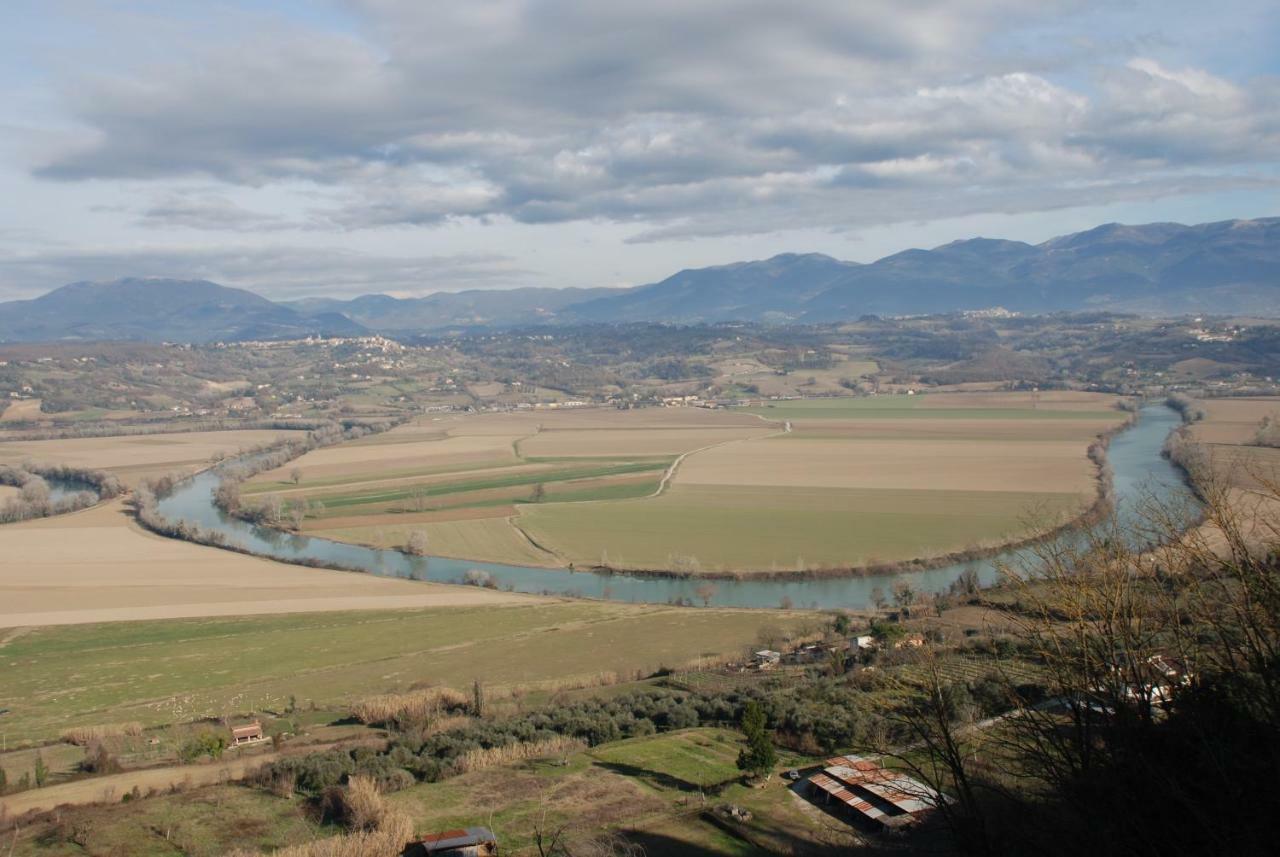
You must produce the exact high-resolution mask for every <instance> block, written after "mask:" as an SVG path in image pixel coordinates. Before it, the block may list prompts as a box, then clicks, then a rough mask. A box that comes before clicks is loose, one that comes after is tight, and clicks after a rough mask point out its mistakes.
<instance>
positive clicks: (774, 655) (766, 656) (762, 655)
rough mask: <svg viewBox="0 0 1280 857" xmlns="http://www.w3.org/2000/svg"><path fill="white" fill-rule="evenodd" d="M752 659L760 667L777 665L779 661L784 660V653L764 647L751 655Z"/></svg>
mask: <svg viewBox="0 0 1280 857" xmlns="http://www.w3.org/2000/svg"><path fill="white" fill-rule="evenodd" d="M751 660H752V661H753V662H754V663H755V665H756V666H758V667H772V666H776V665H777V663H778V661H780V660H782V653H781V652H775V651H773V650H772V649H763V650H761V651H759V652H756V653H755V654H754V655H752V656H751Z"/></svg>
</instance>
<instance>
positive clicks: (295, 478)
mask: <svg viewBox="0 0 1280 857" xmlns="http://www.w3.org/2000/svg"><path fill="white" fill-rule="evenodd" d="M289 481H290V482H292V483H293V484H294V485H297V484H298V483H299V482H301V481H302V468H301V467H295V468H293V469H292V470H290V471H289Z"/></svg>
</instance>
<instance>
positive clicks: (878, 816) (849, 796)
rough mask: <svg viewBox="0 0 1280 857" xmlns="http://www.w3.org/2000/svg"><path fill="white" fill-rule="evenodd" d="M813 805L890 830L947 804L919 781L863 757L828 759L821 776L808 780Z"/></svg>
mask: <svg viewBox="0 0 1280 857" xmlns="http://www.w3.org/2000/svg"><path fill="white" fill-rule="evenodd" d="M809 783H810V789H809V794H810V797H811V798H812V799H813V800H814V802H815V803H822V804H824V805H826V806H835V807H837V808H840V809H843V810H845V811H847V812H848V813H849V814H850V815H852V817H853V818H854V819H855V820H858V819H861V820H866V821H869V822H871V823H872V824H874V825H875V826H877V827H881V828H894V827H902V826H904V825H908V824H911V823H913V822H915V821H916V820H917V819H918V818H919V817H920V816H921V815H923V814H925V813H928V812H930V811H931V810H933V809H934V808H935V807H936V806H937V805H938V804H939V803H940V802H941V801H944V800H948V798H947V797H946V796H945V795H942V794H940V793H939V792H937V791H935V790H934V789H932V788H930V787H929V786H927V785H925V784H924V783H922V782H920V781H919V780H915V779H912V778H911V777H908V776H907V775H905V774H900V773H898V772H897V771H891V770H889V769H887V768H884V767H882V766H881V765H880V764H879V763H878V762H873V761H871V760H870V759H867V758H866V757H864V756H836V757H835V758H833V759H828V760H827V764H826V767H824V768H823V770H822V772H821V773H818V774H814V775H813V776H812V777H811V778H810V779H809Z"/></svg>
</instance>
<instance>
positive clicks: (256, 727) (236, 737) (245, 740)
mask: <svg viewBox="0 0 1280 857" xmlns="http://www.w3.org/2000/svg"><path fill="white" fill-rule="evenodd" d="M263 737H264V736H263V734H262V724H261V723H259V722H258V721H256V720H255V721H253V722H252V723H250V724H248V725H246V726H233V727H232V729H231V745H232V746H233V747H238V746H240V745H241V744H253V743H254V742H257V741H261V740H262V739H263Z"/></svg>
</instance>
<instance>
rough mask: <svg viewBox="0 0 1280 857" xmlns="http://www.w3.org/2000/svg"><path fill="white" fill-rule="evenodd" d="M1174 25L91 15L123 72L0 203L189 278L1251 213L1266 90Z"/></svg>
mask: <svg viewBox="0 0 1280 857" xmlns="http://www.w3.org/2000/svg"><path fill="white" fill-rule="evenodd" d="M1175 5H1176V6H1177V7H1178V8H1177V9H1175V10H1171V11H1170V12H1169V13H1168V14H1167V16H1166V17H1167V18H1168V19H1169V20H1168V23H1169V24H1170V26H1168V27H1165V28H1164V29H1162V25H1163V24H1165V23H1166V22H1165V21H1162V20H1159V19H1158V16H1157V15H1156V14H1155V10H1156V9H1157V8H1161V9H1163V8H1166V7H1167V4H1151V3H1148V2H1146V0H1138V3H1137V6H1135V7H1133V8H1130V7H1128V6H1126V8H1125V9H1124V10H1117V9H1115V8H1113V6H1112V5H1111V4H1100V3H1089V2H1085V0H1054V2H1046V3H1034V4H1028V3H1025V2H1021V0H1018V2H1015V1H1014V0H968V2H953V0H925V2H919V3H910V4H903V3H900V2H896V0H862V2H857V3H850V2H848V0H809V2H805V3H802V4H780V3H777V2H774V0H706V1H705V2H700V3H697V4H690V3H688V2H687V0H647V2H644V3H631V2H622V3H599V2H593V0H538V2H533V0H476V2H468V3H454V4H425V3H421V2H419V0H349V2H348V3H347V4H346V9H347V10H348V14H349V15H350V16H352V17H348V18H343V19H342V20H341V21H340V22H339V23H337V24H335V23H332V22H325V23H323V24H321V23H320V22H318V21H317V20H314V19H313V18H312V17H309V16H294V17H287V16H286V15H285V14H283V13H278V14H267V13H262V14H253V15H249V13H241V12H235V13H232V12H230V11H228V9H230V8H231V7H223V6H221V5H219V6H216V7H211V6H209V5H207V4H193V5H190V6H187V5H184V4H182V3H175V4H174V7H175V8H177V7H181V8H183V9H185V10H187V13H188V14H190V15H192V16H193V17H194V19H195V20H196V21H202V20H203V19H205V18H213V17H216V16H219V15H221V16H225V20H222V21H221V25H220V26H217V27H209V28H202V27H199V26H189V27H183V26H178V25H175V24H172V23H168V24H165V23H164V22H163V21H161V22H160V23H156V24H155V25H154V26H155V27H156V32H158V33H163V40H162V41H163V43H164V45H166V46H167V48H162V47H161V46H159V45H158V44H156V43H155V42H156V40H148V39H147V32H148V27H150V26H152V25H150V24H148V21H149V20H154V18H153V19H148V18H146V17H145V16H142V15H141V14H136V15H131V16H130V17H129V18H128V19H121V22H120V28H119V31H118V32H114V33H113V32H110V26H111V22H112V20H113V16H112V15H110V14H109V13H103V12H101V10H98V11H96V12H95V13H94V14H95V15H96V16H97V17H96V18H95V27H97V28H105V29H106V32H104V33H103V35H104V36H105V37H108V38H110V37H112V36H114V37H117V38H119V39H120V40H121V41H122V42H126V43H127V42H128V40H130V39H133V40H136V41H146V42H147V45H146V49H145V50H139V51H138V52H137V53H138V56H139V59H137V60H133V59H131V52H129V51H127V50H123V49H121V50H117V51H115V52H114V53H112V54H111V55H109V56H108V55H105V54H104V55H102V56H98V55H95V56H94V59H93V61H92V62H87V63H85V64H83V65H82V66H80V67H78V68H77V67H76V66H75V63H74V60H73V61H72V62H71V67H72V70H71V71H70V72H69V73H65V74H64V75H63V76H61V77H60V78H58V79H59V80H61V82H62V83H61V88H60V89H58V90H56V92H55V91H52V90H51V91H50V93H49V94H48V104H46V105H45V108H46V111H47V112H51V113H53V114H55V115H57V116H58V119H57V121H55V122H45V123H43V124H42V123H40V122H36V123H34V124H32V123H30V122H27V121H26V120H23V121H24V122H25V123H26V124H24V125H23V126H22V129H21V134H20V135H18V134H15V135H14V136H15V138H17V137H19V136H20V137H21V139H22V141H23V142H22V143H21V145H18V144H15V145H12V146H6V147H2V148H0V187H3V186H4V177H3V174H2V171H3V165H4V159H5V158H8V159H10V161H11V162H12V163H13V164H20V165H21V168H22V169H24V170H27V171H30V172H33V173H34V174H35V175H36V176H38V177H39V179H40V180H41V181H43V182H44V183H45V185H46V186H48V185H50V184H51V183H52V182H57V183H59V185H60V186H61V187H66V186H68V185H80V186H84V187H86V188H94V189H95V191H94V198H95V199H97V198H98V197H100V196H101V195H102V193H103V190H102V189H103V188H104V187H116V188H119V190H120V192H119V193H118V194H116V196H117V197H118V199H113V200H112V201H111V203H110V204H109V205H107V206H102V205H96V206H87V208H89V209H90V210H91V211H92V212H93V213H94V214H97V215H100V216H101V217H106V216H107V215H111V214H112V213H113V212H114V214H113V215H112V216H114V217H116V218H118V219H119V222H120V223H121V224H125V225H122V226H120V227H119V229H120V231H121V232H124V233H126V234H127V233H128V230H129V229H134V228H137V227H139V226H141V227H144V228H145V229H146V230H147V232H146V233H145V234H144V237H143V238H142V239H141V245H142V246H150V244H151V243H154V242H159V241H161V238H160V237H159V236H160V235H161V234H162V233H164V234H167V235H168V237H166V238H165V239H164V240H168V241H171V242H172V246H173V247H175V248H185V249H184V252H185V251H186V250H189V249H190V248H189V247H188V245H187V244H186V243H185V242H184V239H183V237H182V235H183V233H187V232H190V231H192V230H196V231H200V232H205V233H210V234H217V233H226V234H257V235H263V234H266V233H271V234H273V235H274V234H278V235H279V238H278V240H279V242H280V243H281V244H282V245H285V246H291V247H295V248H296V247H301V246H304V245H308V244H314V245H316V246H323V247H324V249H325V250H326V252H328V251H330V250H331V249H332V248H331V247H330V246H328V245H327V243H326V242H331V241H336V242H339V244H341V243H342V242H346V241H354V240H356V239H354V238H352V236H355V235H358V234H363V233H368V232H385V231H391V232H395V233H397V234H399V233H401V232H402V231H403V230H388V227H412V228H416V227H432V228H436V229H439V228H448V227H449V226H457V225H459V224H463V225H466V226H467V227H468V228H470V227H471V226H475V225H477V224H510V223H515V224H566V225H567V224H625V225H627V226H628V227H629V228H630V229H631V235H630V237H631V239H632V240H639V241H663V240H669V239H673V238H684V239H687V238H697V237H699V236H726V235H749V234H762V233H768V232H775V231H777V230H779V229H830V230H857V229H863V228H866V227H869V226H882V225H885V224H892V223H911V222H915V221H930V220H937V219H940V218H949V217H966V216H971V215H977V214H983V213H993V212H1036V211H1051V210H1055V209H1059V208H1062V207H1064V206H1069V205H1077V204H1080V202H1081V201H1082V200H1083V201H1087V202H1089V203H1091V204H1105V203H1107V202H1116V201H1127V200H1134V199H1144V200H1149V199H1156V198H1159V196H1160V195H1161V193H1164V194H1166V195H1171V194H1177V193H1187V192H1195V193H1209V192H1222V191H1226V190H1231V189H1241V188H1243V189H1249V188H1253V189H1255V190H1257V189H1265V188H1269V187H1270V184H1269V183H1270V182H1271V180H1272V177H1273V176H1274V174H1275V172H1276V166H1277V155H1276V152H1277V151H1280V146H1278V145H1277V144H1280V107H1278V106H1277V105H1280V85H1278V84H1277V83H1276V82H1275V80H1274V79H1272V78H1267V77H1265V76H1263V75H1259V74H1255V75H1252V76H1249V75H1240V74H1238V73H1237V74H1235V75H1227V74H1224V73H1219V72H1217V71H1216V70H1215V69H1214V68H1213V67H1212V66H1211V65H1210V64H1209V58H1208V56H1207V55H1206V59H1205V61H1204V62H1200V63H1198V62H1195V61H1193V60H1194V57H1195V56H1196V49H1197V48H1199V47H1201V46H1199V45H1195V44H1191V42H1193V41H1194V39H1193V36H1195V35H1196V32H1195V28H1194V27H1192V26H1191V25H1190V24H1185V22H1186V21H1190V20H1192V19H1193V17H1194V18H1195V20H1200V18H1199V17H1196V16H1203V14H1204V13H1203V12H1201V11H1195V12H1192V11H1188V10H1191V9H1192V6H1191V5H1190V4H1181V3H1175ZM1260 9H1265V6H1259V7H1256V8H1255V7H1252V6H1250V7H1249V9H1248V10H1247V12H1248V14H1250V15H1253V16H1258V15H1260V14H1263V13H1262V12H1260V11H1259V10H1260ZM1144 10H1145V11H1144ZM150 11H151V13H152V15H153V16H154V15H162V14H163V13H157V12H156V11H155V10H154V9H152V10H150ZM174 14H175V15H176V14H177V13H176V12H175V13H174ZM1144 14H1145V19H1144V18H1143V15H1144ZM1223 14H1228V13H1227V12H1225V11H1224V13H1223ZM1242 14H1243V13H1242ZM239 15H248V16H249V17H237V16H239ZM1108 16H1112V17H1110V18H1109V17H1108ZM1117 16H1118V17H1117ZM1219 17H1220V16H1219ZM1138 19H1143V20H1145V21H1148V22H1149V23H1150V28H1143V29H1141V30H1138V29H1137V27H1136V25H1135V23H1134V21H1135V20H1138ZM1117 21H1119V22H1121V25H1120V29H1116V28H1115V27H1114V26H1112V27H1108V23H1109V22H1110V23H1112V24H1114V23H1115V22H1117ZM1180 22H1182V23H1180ZM126 23H127V26H126ZM1175 25H1176V26H1175ZM205 29H208V31H209V32H208V33H206V32H204V30H205ZM1201 29H1203V26H1202V27H1201ZM1224 32H1225V31H1224ZM1265 32H1266V31H1265V27H1264V28H1261V29H1260V33H1261V35H1260V36H1259V38H1260V39H1262V40H1263V41H1265ZM1099 33H1101V34H1103V35H1101V36H1100V35H1099ZM1175 48H1176V50H1175ZM1221 50H1222V48H1221V46H1219V51H1220V52H1221ZM1168 57H1174V59H1169V58H1168ZM33 115H34V114H33ZM3 118H4V117H3V116H0V128H3V127H4V123H3V121H2V120H3ZM3 136H4V135H3V133H0V138H2V137H3ZM0 142H3V140H2V139H0ZM6 150H7V151H8V154H7V155H6V154H5V152H6ZM18 159H21V160H18ZM193 188H194V190H193ZM86 193H87V192H86ZM15 225H16V224H15ZM51 228H56V225H55V227H51ZM86 229H88V227H86ZM565 234H568V233H567V232H566V233H565ZM175 236H176V237H175ZM538 240H539V241H545V239H543V238H539V239H538ZM437 243H439V242H437ZM157 246H158V245H157ZM798 249H804V248H798ZM175 252H177V251H176V250H175ZM381 252H383V253H385V252H386V249H385V247H384V248H383V250H382V251H381ZM513 252H517V253H521V254H527V255H533V254H535V253H537V252H539V247H538V246H535V245H529V246H526V247H524V248H518V249H516V250H514V251H513ZM286 255H287V254H286ZM374 255H377V254H374ZM144 258H145V254H144ZM104 264H106V263H105V262H104ZM201 264H204V259H203V257H202V256H200V255H198V254H197V255H196V256H194V257H192V265H193V266H196V267H198V266H199V265H201ZM676 266H677V264H675V262H674V260H673V265H672V267H676ZM281 282H282V284H283V287H286V288H291V287H292V286H291V285H290V282H289V279H288V276H287V275H285V276H284V277H283V279H282V281H281Z"/></svg>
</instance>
